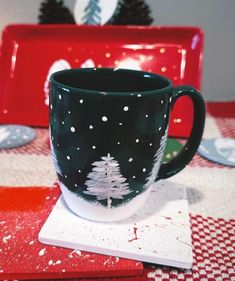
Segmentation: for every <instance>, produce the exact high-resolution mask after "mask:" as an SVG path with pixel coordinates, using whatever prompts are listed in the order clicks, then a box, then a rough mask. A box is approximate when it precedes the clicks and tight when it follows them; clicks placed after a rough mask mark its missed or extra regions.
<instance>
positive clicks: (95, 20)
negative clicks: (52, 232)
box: [83, 0, 101, 25]
mask: <svg viewBox="0 0 235 281" xmlns="http://www.w3.org/2000/svg"><path fill="white" fill-rule="evenodd" d="M100 12H101V8H100V6H99V0H90V1H89V3H88V5H87V7H86V8H85V15H84V17H83V23H84V24H91V25H99V24H100V21H101V17H100Z"/></svg>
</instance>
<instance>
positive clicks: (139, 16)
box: [109, 0, 153, 25]
mask: <svg viewBox="0 0 235 281" xmlns="http://www.w3.org/2000/svg"><path fill="white" fill-rule="evenodd" d="M150 14H151V11H150V8H149V6H148V5H147V4H146V3H145V1H144V0H122V1H121V2H120V4H119V7H118V9H117V12H116V13H115V15H114V17H113V19H111V20H110V22H109V23H110V24H113V25H150V24H151V23H152V22H153V19H152V17H151V15H150Z"/></svg>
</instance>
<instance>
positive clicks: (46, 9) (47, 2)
mask: <svg viewBox="0 0 235 281" xmlns="http://www.w3.org/2000/svg"><path fill="white" fill-rule="evenodd" d="M38 18H39V23H40V24H60V23H61V24H75V20H74V18H73V16H72V14H71V12H70V11H69V9H68V8H66V7H65V6H64V1H63V0H44V1H43V2H42V3H41V7H40V14H39V16H38Z"/></svg>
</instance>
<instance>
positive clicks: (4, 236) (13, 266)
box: [0, 187, 143, 279]
mask: <svg viewBox="0 0 235 281" xmlns="http://www.w3.org/2000/svg"><path fill="white" fill-rule="evenodd" d="M59 195H60V190H59V188H56V187H53V188H48V187H17V188H16V187H13V188H11V187H0V237H1V238H0V279H42V278H44V279H45V278H46V279H50V278H78V277H79V278H81V277H104V276H106V277H107V276H109V277H110V276H131V275H140V274H142V271H143V265H142V263H141V262H138V261H132V260H128V259H123V258H117V257H110V256H105V255H98V254H94V253H88V252H80V251H78V252H75V251H73V250H71V249H65V248H60V247H55V246H50V245H45V244H42V243H40V242H39V241H38V233H39V231H40V229H41V227H42V225H43V224H44V222H45V221H46V219H47V217H48V215H49V213H50V211H51V209H52V207H53V206H54V204H55V203H56V201H57V199H58V197H59ZM61 223H63V222H61ZM78 235H79V233H78Z"/></svg>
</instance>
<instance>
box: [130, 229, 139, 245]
mask: <svg viewBox="0 0 235 281" xmlns="http://www.w3.org/2000/svg"><path fill="white" fill-rule="evenodd" d="M137 230H138V228H137V227H133V231H134V238H132V239H130V240H128V242H132V241H134V240H137V239H138V237H137Z"/></svg>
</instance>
